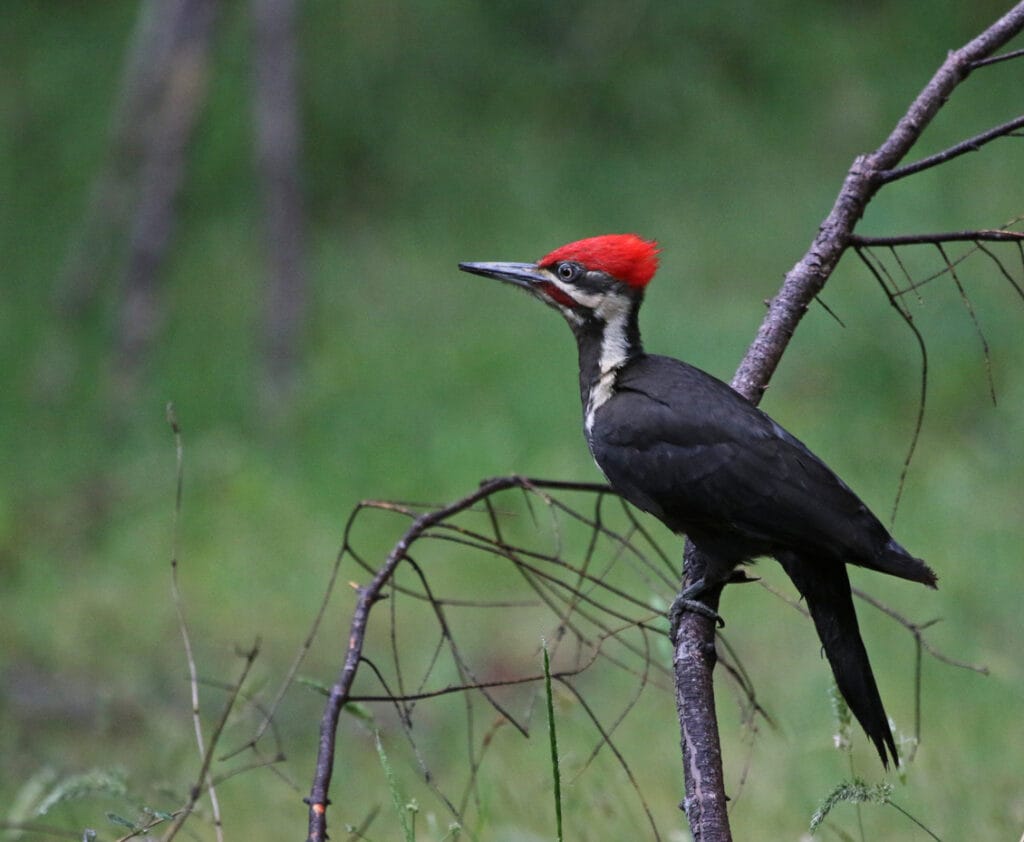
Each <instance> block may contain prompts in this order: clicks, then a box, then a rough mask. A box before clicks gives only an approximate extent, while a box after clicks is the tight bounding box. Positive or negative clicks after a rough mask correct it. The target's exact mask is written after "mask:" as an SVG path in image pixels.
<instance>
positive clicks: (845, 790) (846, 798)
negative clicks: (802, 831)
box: [809, 778, 892, 833]
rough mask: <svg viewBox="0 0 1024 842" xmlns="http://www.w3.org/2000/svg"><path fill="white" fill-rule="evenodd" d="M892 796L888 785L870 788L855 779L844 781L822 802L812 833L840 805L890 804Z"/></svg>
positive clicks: (813, 823) (890, 786) (874, 785)
mask: <svg viewBox="0 0 1024 842" xmlns="http://www.w3.org/2000/svg"><path fill="white" fill-rule="evenodd" d="M891 795H892V785H891V784H887V783H881V784H873V785H871V786H869V785H868V784H866V783H864V781H862V780H860V778H855V779H854V780H853V781H849V782H847V781H843V782H842V783H840V784H838V785H837V786H836V787H835V789H833V790H832V791H831V792H830V793H829V794H828V795H827V796H826V797H825V800H824V801H823V802H822V804H821V806H820V807H819V808H818V809H817V810H816V811H815V813H814V815H813V816H812V817H811V826H810V828H809V830H810V832H811V833H814V832H816V831H817V830H818V827H819V826H820V825H821V823H822V822H823V821H825V819H826V818H828V815H829V813H831V812H832V810H833V809H834V808H835V807H836V806H837V805H839V804H846V803H849V804H888V803H889V796H891Z"/></svg>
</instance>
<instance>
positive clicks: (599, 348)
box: [573, 301, 644, 432]
mask: <svg viewBox="0 0 1024 842" xmlns="http://www.w3.org/2000/svg"><path fill="white" fill-rule="evenodd" d="M639 310H640V302H639V301H629V302H624V303H623V306H622V307H618V308H614V309H609V310H606V311H604V312H600V311H598V312H595V313H594V314H593V315H591V316H589V317H588V318H587V319H585V320H584V321H583V322H581V323H580V324H579V325H578V326H575V327H574V330H573V332H574V333H575V334H576V343H577V345H578V346H579V352H580V397H581V398H582V400H583V411H584V416H585V420H586V429H587V431H588V432H589V431H590V429H591V427H592V426H593V424H594V413H595V412H597V410H598V408H599V407H600V406H601V405H602V404H603V403H604V402H605V401H607V400H608V398H610V397H611V396H612V394H613V393H614V391H615V380H616V378H617V377H618V373H619V371H620V370H621V369H622V367H623V366H624V365H626V363H628V362H630V361H631V360H634V359H636V358H637V357H641V356H643V353H644V349H643V345H642V343H641V341H640V328H639V324H638V319H637V314H638V312H639Z"/></svg>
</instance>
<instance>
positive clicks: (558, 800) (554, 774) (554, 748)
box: [541, 642, 563, 842]
mask: <svg viewBox="0 0 1024 842" xmlns="http://www.w3.org/2000/svg"><path fill="white" fill-rule="evenodd" d="M541 651H542V652H543V653H544V699H545V701H546V703H547V713H548V742H549V743H550V745H551V782H552V787H551V794H552V796H553V797H554V799H555V838H556V839H557V840H558V842H562V838H563V837H562V772H561V769H560V767H559V763H558V729H557V727H556V725H555V702H554V695H553V694H552V692H551V660H550V658H549V657H548V645H547V642H544V643H543V645H542V646H541Z"/></svg>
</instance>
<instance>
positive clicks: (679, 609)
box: [668, 588, 725, 643]
mask: <svg viewBox="0 0 1024 842" xmlns="http://www.w3.org/2000/svg"><path fill="white" fill-rule="evenodd" d="M690 590H691V589H690V588H687V589H686V590H685V591H683V592H682V593H681V594H679V596H677V597H676V598H675V599H674V600H673V601H672V605H671V607H670V608H669V609H668V628H669V631H668V633H669V639H670V640H671V641H673V643H674V642H675V639H676V637H678V635H679V624H680V623H681V622H682V621H683V614H684V613H685V612H686V611H691V612H693V613H694V614H700V615H701V616H702V617H707V618H708V619H709V620H714V621H715V623H716V624H717V625H718V628H720V629H723V628H725V620H723V619H722V616H721V614H719V613H718V612H717V611H715V610H714V609H713V608H709V607H708V606H707V605H705V604H704V603H703V602H701V601H700V600H697V599H691V598H690V597H689V596H688V595H687V594H688V592H689V591H690Z"/></svg>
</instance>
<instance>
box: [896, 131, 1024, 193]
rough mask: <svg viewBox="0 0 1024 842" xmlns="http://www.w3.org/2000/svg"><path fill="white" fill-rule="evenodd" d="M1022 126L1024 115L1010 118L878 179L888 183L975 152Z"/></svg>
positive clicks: (1011, 133) (1012, 134)
mask: <svg viewBox="0 0 1024 842" xmlns="http://www.w3.org/2000/svg"><path fill="white" fill-rule="evenodd" d="M1022 126H1024V115H1021V116H1020V117H1017V118H1015V119H1013V120H1010V121H1009V122H1007V123H1003V124H1002V125H1001V126H996V127H995V128H994V129H989V130H988V131H987V132H982V133H981V134H979V135H975V136H974V137H969V138H967V140H964V141H961V142H960V143H958V144H956V145H955V146H951V147H949V149H944V150H943V151H942V152H936V153H935V154H934V155H929V156H928V157H927V158H922V159H921V160H920V161H917V162H915V163H913V164H907V165H906V166H905V167H897V168H896V169H892V170H883V171H882V172H880V173H879V174H878V179H879V181H881V182H882V183H883V184H888V183H889V182H890V181H896V180H898V179H900V178H905V177H906V176H908V175H914V173H919V172H921V171H922V170H927V169H929V168H931V167H937V166H938V165H939V164H944V163H946V161H952V160H953V159H954V158H958V157H959V156H960V155H963V154H965V153H967V152H977V151H978V150H979V149H981V147H982V146H984V145H985V144H986V143H990V142H991V141H993V140H995V139H996V138H1000V137H1006V136H1008V135H1010V136H1014V137H1017V135H1015V134H1014V132H1016V131H1017V129H1019V128H1021V127H1022Z"/></svg>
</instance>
